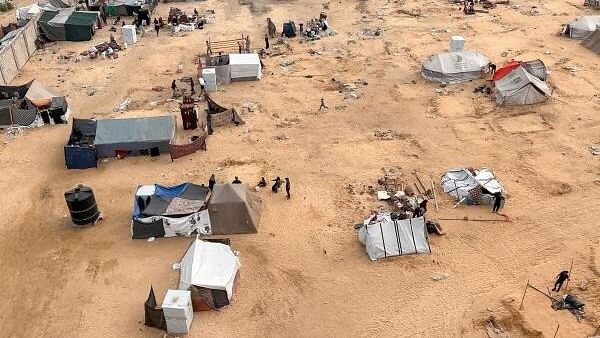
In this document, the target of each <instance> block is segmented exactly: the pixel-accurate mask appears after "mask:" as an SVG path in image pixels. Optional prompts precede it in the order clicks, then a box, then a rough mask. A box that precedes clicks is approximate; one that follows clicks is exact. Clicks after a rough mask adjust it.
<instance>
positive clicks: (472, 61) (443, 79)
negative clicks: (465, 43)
mask: <svg viewBox="0 0 600 338" xmlns="http://www.w3.org/2000/svg"><path fill="white" fill-rule="evenodd" d="M489 62H490V61H489V60H488V58H486V57H485V56H483V55H481V54H480V53H479V52H475V51H464V52H450V53H440V54H436V55H434V56H432V57H430V58H429V59H427V60H425V62H423V67H422V69H421V75H422V76H423V78H425V79H427V80H429V81H434V82H440V83H460V82H466V81H470V80H477V79H480V78H481V74H482V70H483V69H484V68H485V67H486V66H487V65H488V64H489Z"/></svg>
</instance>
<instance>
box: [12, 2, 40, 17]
mask: <svg viewBox="0 0 600 338" xmlns="http://www.w3.org/2000/svg"><path fill="white" fill-rule="evenodd" d="M41 11H42V8H41V7H40V6H38V5H37V4H33V5H29V6H26V7H21V8H17V10H16V11H15V15H16V17H17V21H19V20H29V19H31V18H33V17H34V16H36V15H38V14H40V12H41Z"/></svg>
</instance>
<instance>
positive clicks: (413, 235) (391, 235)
mask: <svg viewBox="0 0 600 338" xmlns="http://www.w3.org/2000/svg"><path fill="white" fill-rule="evenodd" d="M358 240H359V241H360V242H361V243H362V244H363V245H364V246H365V248H366V250H367V254H368V255H369V258H370V259H371V260H373V261H375V260H378V259H381V258H387V257H393V256H400V255H410V254H419V253H431V248H430V247H429V241H428V239H427V228H426V227H425V219H424V218H423V217H419V218H410V219H403V220H394V219H392V217H391V215H390V213H383V214H379V215H377V219H376V220H375V221H374V222H370V221H369V220H365V222H364V224H363V226H362V227H361V228H360V229H359V231H358Z"/></svg>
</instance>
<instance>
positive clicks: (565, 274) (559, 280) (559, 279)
mask: <svg viewBox="0 0 600 338" xmlns="http://www.w3.org/2000/svg"><path fill="white" fill-rule="evenodd" d="M569 279H570V276H569V271H566V270H564V271H561V272H560V273H559V274H558V275H557V276H556V282H554V288H553V289H552V291H556V292H558V291H560V288H562V285H563V283H564V282H565V281H566V280H569Z"/></svg>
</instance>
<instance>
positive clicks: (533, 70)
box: [521, 59, 548, 81]
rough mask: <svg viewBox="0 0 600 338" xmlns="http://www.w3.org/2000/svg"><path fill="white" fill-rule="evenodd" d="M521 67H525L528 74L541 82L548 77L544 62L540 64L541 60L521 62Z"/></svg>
mask: <svg viewBox="0 0 600 338" xmlns="http://www.w3.org/2000/svg"><path fill="white" fill-rule="evenodd" d="M521 66H523V67H525V70H527V72H529V74H531V75H533V76H535V77H537V78H538V79H540V80H542V81H546V78H547V77H548V71H546V65H545V64H544V62H542V60H540V59H537V60H532V61H526V62H521Z"/></svg>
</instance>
